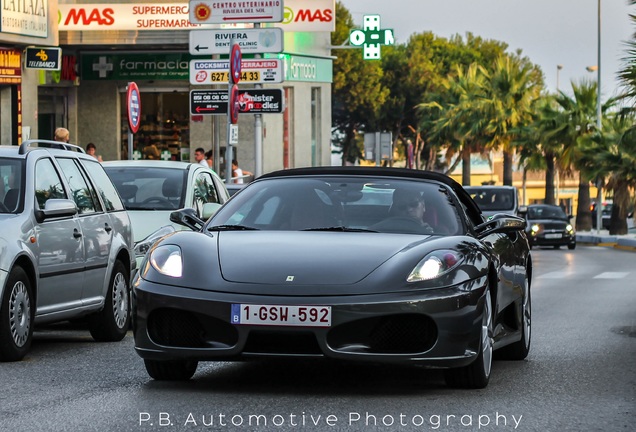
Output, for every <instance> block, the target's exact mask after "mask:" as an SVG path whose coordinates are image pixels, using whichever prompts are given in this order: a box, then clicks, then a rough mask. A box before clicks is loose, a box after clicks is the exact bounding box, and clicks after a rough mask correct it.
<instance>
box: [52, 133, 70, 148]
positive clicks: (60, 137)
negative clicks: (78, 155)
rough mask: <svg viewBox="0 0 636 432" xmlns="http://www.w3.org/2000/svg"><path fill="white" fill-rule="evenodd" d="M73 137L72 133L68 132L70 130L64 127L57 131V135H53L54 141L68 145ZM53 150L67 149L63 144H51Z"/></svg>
mask: <svg viewBox="0 0 636 432" xmlns="http://www.w3.org/2000/svg"><path fill="white" fill-rule="evenodd" d="M70 137H71V133H70V132H69V131H68V129H66V128H63V127H59V128H57V129H55V134H54V135H53V140H54V141H59V142H62V143H67V142H69V139H70ZM50 147H51V148H58V149H62V150H64V149H65V148H66V147H65V146H64V145H62V144H51V146H50Z"/></svg>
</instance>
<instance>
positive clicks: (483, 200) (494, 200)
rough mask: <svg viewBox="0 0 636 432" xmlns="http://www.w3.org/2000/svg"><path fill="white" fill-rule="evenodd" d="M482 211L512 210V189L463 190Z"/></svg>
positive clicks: (513, 203) (467, 188)
mask: <svg viewBox="0 0 636 432" xmlns="http://www.w3.org/2000/svg"><path fill="white" fill-rule="evenodd" d="M465 189H466V191H467V192H468V193H469V194H470V196H471V197H472V199H473V200H474V201H475V202H476V203H477V205H478V206H479V208H480V209H481V210H482V211H503V210H508V211H510V210H514V209H515V200H514V194H515V191H514V190H513V189H507V188H506V189H503V188H502V189H499V188H483V189H480V188H469V187H466V188H465Z"/></svg>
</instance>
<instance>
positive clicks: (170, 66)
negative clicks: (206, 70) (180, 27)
mask: <svg viewBox="0 0 636 432" xmlns="http://www.w3.org/2000/svg"><path fill="white" fill-rule="evenodd" d="M194 58H196V57H193V56H192V55H190V54H189V53H165V52H155V53H132V52H131V53H96V54H93V53H88V54H82V57H81V60H80V65H81V73H80V75H81V79H82V80H119V81H134V80H184V81H188V80H189V79H190V78H189V77H190V75H189V72H190V60H192V59H194Z"/></svg>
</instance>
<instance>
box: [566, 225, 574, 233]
mask: <svg viewBox="0 0 636 432" xmlns="http://www.w3.org/2000/svg"><path fill="white" fill-rule="evenodd" d="M565 230H566V231H567V232H569V233H573V232H574V227H573V226H572V225H570V224H568V225H567V226H566V227H565Z"/></svg>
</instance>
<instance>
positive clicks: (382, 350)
mask: <svg viewBox="0 0 636 432" xmlns="http://www.w3.org/2000/svg"><path fill="white" fill-rule="evenodd" d="M436 339H437V326H436V325H435V323H434V322H433V320H432V319H430V318H429V317H427V316H425V315H418V314H400V315H389V316H384V317H374V318H365V319H360V320H356V321H352V322H349V323H346V324H342V325H339V326H337V327H335V328H333V329H331V331H330V332H329V334H328V335H327V343H328V344H329V346H330V347H331V349H333V350H334V351H340V352H360V353H370V354H371V353H376V354H416V353H422V352H425V351H428V350H429V349H431V348H432V347H433V345H434V344H435V341H436Z"/></svg>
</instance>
